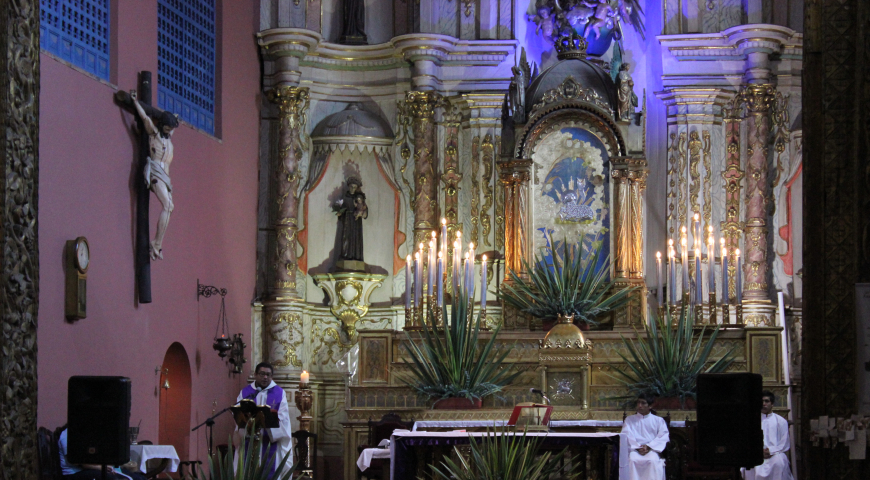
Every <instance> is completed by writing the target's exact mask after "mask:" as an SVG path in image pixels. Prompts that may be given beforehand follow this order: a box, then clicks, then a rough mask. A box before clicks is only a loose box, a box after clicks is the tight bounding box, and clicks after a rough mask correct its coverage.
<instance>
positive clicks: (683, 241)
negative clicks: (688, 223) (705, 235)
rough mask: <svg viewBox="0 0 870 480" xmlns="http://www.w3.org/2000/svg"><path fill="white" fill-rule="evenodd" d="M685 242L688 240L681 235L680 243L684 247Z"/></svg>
mask: <svg viewBox="0 0 870 480" xmlns="http://www.w3.org/2000/svg"><path fill="white" fill-rule="evenodd" d="M687 243H688V241H687V240H686V237H683V239H682V240H680V245H682V246H684V247H685V246H686V244H687Z"/></svg>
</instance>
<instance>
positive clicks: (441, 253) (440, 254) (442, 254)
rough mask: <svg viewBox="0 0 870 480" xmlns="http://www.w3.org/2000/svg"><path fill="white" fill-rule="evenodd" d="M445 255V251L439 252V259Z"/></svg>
mask: <svg viewBox="0 0 870 480" xmlns="http://www.w3.org/2000/svg"><path fill="white" fill-rule="evenodd" d="M443 256H444V252H438V259H439V260H440V259H441V257H443Z"/></svg>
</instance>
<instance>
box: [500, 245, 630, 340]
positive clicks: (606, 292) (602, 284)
mask: <svg viewBox="0 0 870 480" xmlns="http://www.w3.org/2000/svg"><path fill="white" fill-rule="evenodd" d="M592 245H593V247H592V250H591V251H590V255H588V256H587V258H586V261H583V259H582V255H581V254H580V247H579V245H569V243H568V240H567V239H565V240H564V241H563V242H562V252H561V255H559V254H558V252H557V251H556V249H555V248H554V247H552V246H548V247H547V249H546V250H548V251H549V255H547V254H546V253H545V254H539V255H535V259H534V265H530V264H529V263H528V262H527V261H526V259H525V258H524V259H523V270H524V271H526V272H528V278H526V277H524V276H521V275H519V274H518V273H517V272H515V271H513V270H511V271H510V278H511V280H512V282H505V283H504V284H502V288H503V290H502V294H501V299H502V300H504V302H505V303H507V304H508V305H511V306H512V307H514V308H516V309H517V310H519V311H521V312H523V313H527V314H529V315H531V316H533V317H538V318H556V317H557V316H558V315H566V316H567V315H574V320H575V321H580V322H582V323H586V324H587V325H597V324H598V322H597V321H596V318H597V317H599V316H601V315H603V314H605V313H607V312H609V311H611V310H613V309H616V308H619V307H621V306H622V305H625V304H626V303H627V302H628V300H629V294H630V293H631V292H632V291H634V290H635V287H626V288H621V289H616V288H615V287H614V282H613V281H611V280H609V279H608V276H609V272H610V255H608V256H607V257H605V258H604V261H603V262H600V263H601V266H599V265H598V264H599V261H600V259H601V253H602V251H603V249H604V243H603V242H600V241H595V242H592ZM548 257H551V258H552V265H551V264H549V262H548V261H547V258H548Z"/></svg>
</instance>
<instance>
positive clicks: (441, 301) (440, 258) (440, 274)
mask: <svg viewBox="0 0 870 480" xmlns="http://www.w3.org/2000/svg"><path fill="white" fill-rule="evenodd" d="M442 253H444V252H438V270H437V272H438V273H437V275H438V304H437V305H438V307H441V306H443V305H444V282H442V281H441V278H443V277H444V256H443V255H442Z"/></svg>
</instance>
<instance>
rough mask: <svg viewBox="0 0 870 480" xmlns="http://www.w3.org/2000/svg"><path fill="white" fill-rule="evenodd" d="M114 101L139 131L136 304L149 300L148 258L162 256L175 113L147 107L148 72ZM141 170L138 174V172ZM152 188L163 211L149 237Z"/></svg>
mask: <svg viewBox="0 0 870 480" xmlns="http://www.w3.org/2000/svg"><path fill="white" fill-rule="evenodd" d="M115 100H116V101H117V102H118V103H119V104H120V105H121V106H122V107H124V108H126V109H130V110H132V111H133V113H134V114H135V115H136V125H137V127H138V134H139V142H138V143H139V162H138V168H137V169H136V170H137V171H136V175H134V178H135V179H136V181H134V182H133V184H134V189H135V191H136V284H137V292H138V297H139V303H151V260H157V259H162V258H163V236H164V235H165V234H166V227H167V226H168V224H169V216H170V214H171V213H172V210H173V208H174V204H173V203H172V182H171V181H170V179H169V165H170V164H171V163H172V158H173V153H174V150H173V146H172V139H171V137H172V133H173V132H174V130H175V128H177V127H178V118H177V116H175V115H173V114H171V113H169V112H165V111H161V110H160V109H157V108H154V107H152V106H151V72H140V73H139V89H138V91H137V90H131V91H130V92H129V93H128V92H124V91H119V92H117V93H115ZM140 172H141V173H142V176H140V175H139V173H140ZM150 191H153V192H154V194H155V195H156V196H157V199H158V200H159V201H160V203H161V205H162V207H163V210H162V211H161V212H160V217H159V219H158V221H157V233H156V234H155V236H154V239H153V240H150V234H149V228H148V214H149V201H150V195H149V192H150Z"/></svg>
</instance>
